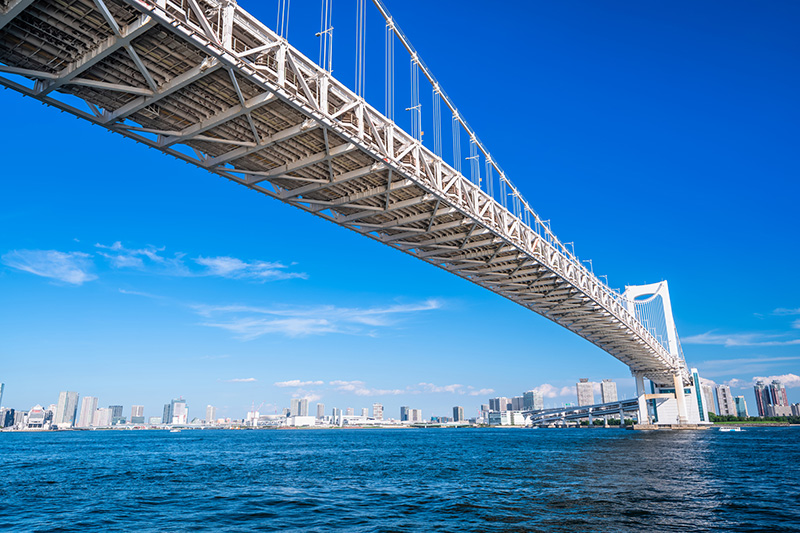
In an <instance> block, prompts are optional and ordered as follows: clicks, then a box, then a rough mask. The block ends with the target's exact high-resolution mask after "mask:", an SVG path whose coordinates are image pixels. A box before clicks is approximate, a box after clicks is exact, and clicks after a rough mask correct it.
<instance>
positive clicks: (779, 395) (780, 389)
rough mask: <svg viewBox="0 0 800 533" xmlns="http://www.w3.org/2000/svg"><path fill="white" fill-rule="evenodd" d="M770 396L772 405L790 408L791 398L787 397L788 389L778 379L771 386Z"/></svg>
mask: <svg viewBox="0 0 800 533" xmlns="http://www.w3.org/2000/svg"><path fill="white" fill-rule="evenodd" d="M769 396H770V400H772V401H771V403H772V405H777V406H781V407H788V405H789V398H788V397H787V396H786V387H784V386H783V384H782V383H781V382H780V381H778V380H777V379H776V380H774V381H773V382H772V383H770V384H769Z"/></svg>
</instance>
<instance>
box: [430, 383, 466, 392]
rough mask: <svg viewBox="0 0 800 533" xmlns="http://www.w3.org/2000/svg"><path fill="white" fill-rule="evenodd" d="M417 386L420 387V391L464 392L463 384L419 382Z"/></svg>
mask: <svg viewBox="0 0 800 533" xmlns="http://www.w3.org/2000/svg"><path fill="white" fill-rule="evenodd" d="M418 386H419V387H420V389H421V392H434V393H438V392H449V393H452V394H464V393H465V392H466V391H464V385H459V384H457V383H456V384H453V385H442V386H438V385H434V384H433V383H424V382H423V383H419V384H418Z"/></svg>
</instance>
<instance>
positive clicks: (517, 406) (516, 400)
mask: <svg viewBox="0 0 800 533" xmlns="http://www.w3.org/2000/svg"><path fill="white" fill-rule="evenodd" d="M523 404H524V398H523V397H522V396H514V397H513V398H511V410H512V411H522V409H524V407H523Z"/></svg>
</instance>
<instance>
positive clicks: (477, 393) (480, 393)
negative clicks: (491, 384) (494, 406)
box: [469, 389, 494, 396]
mask: <svg viewBox="0 0 800 533" xmlns="http://www.w3.org/2000/svg"><path fill="white" fill-rule="evenodd" d="M490 394H494V389H477V390H471V391H469V395H470V396H489V395H490Z"/></svg>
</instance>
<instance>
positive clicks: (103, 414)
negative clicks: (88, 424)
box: [92, 407, 111, 427]
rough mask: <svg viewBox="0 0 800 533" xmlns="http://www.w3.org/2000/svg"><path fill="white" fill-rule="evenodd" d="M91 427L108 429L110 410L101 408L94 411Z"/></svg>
mask: <svg viewBox="0 0 800 533" xmlns="http://www.w3.org/2000/svg"><path fill="white" fill-rule="evenodd" d="M92 425H93V426H94V427H109V426H110V425H111V409H109V408H103V407H101V408H99V409H95V411H94V416H93V417H92Z"/></svg>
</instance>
